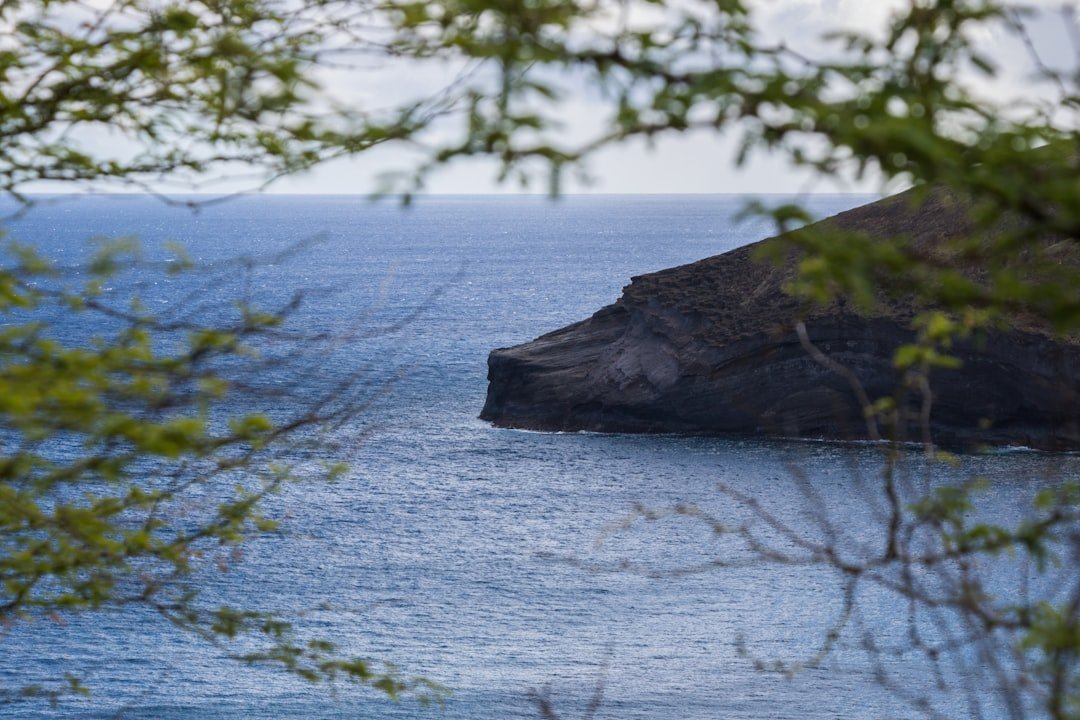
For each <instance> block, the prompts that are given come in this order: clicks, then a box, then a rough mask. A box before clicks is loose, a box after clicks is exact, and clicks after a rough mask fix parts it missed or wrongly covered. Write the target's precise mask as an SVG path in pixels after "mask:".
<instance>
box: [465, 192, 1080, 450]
mask: <svg viewBox="0 0 1080 720" xmlns="http://www.w3.org/2000/svg"><path fill="white" fill-rule="evenodd" d="M824 222H825V223H828V224H829V225H827V226H826V227H832V228H836V229H837V230H838V231H862V232H868V233H873V234H875V235H876V236H880V237H891V236H896V235H905V236H906V237H908V238H909V239H910V241H911V242H912V243H914V244H915V245H918V244H920V243H921V244H924V245H927V246H933V245H934V244H936V243H940V242H941V241H942V240H943V239H948V238H950V237H955V236H957V235H958V234H960V233H964V232H968V231H969V230H970V227H969V224H968V221H967V214H966V210H965V208H964V207H963V204H962V203H959V202H957V201H956V200H955V199H954V198H952V197H951V196H950V195H949V194H947V193H932V194H930V195H929V196H927V197H926V198H924V199H922V200H921V201H919V202H918V203H915V202H913V201H912V199H911V198H910V197H905V196H896V197H893V198H887V199H885V200H883V201H879V202H877V203H872V204H870V205H866V206H863V207H861V208H856V209H854V210H850V211H848V212H845V213H841V214H839V215H837V216H835V217H833V218H830V219H829V220H827V221H824ZM762 242H765V243H769V242H776V240H775V239H772V240H765V241H762ZM759 245H760V243H755V244H754V245H749V246H745V247H742V248H738V249H736V250H733V251H731V252H727V253H724V254H722V255H717V256H715V257H710V258H706V259H704V260H701V261H698V262H695V263H691V264H689V265H683V266H680V267H675V268H670V269H667V270H662V271H660V272H656V273H651V274H648V275H643V276H640V277H635V278H632V280H631V283H630V284H629V285H628V286H626V287H625V288H624V289H623V294H622V297H621V298H619V299H618V300H617V301H616V302H615V303H614V304H612V305H609V306H607V307H605V308H602V309H601V310H599V311H598V312H596V314H594V315H593V316H592V317H590V318H588V319H586V320H582V321H581V322H577V323H574V324H573V325H570V326H568V327H565V328H562V329H560V330H556V331H554V332H551V333H548V334H546V335H542V336H541V337H539V338H537V339H535V340H533V341H531V342H527V343H524V344H522V345H517V346H514V347H510V348H501V349H498V350H495V351H493V352H492V353H491V355H490V357H489V358H488V380H489V386H488V394H487V401H486V403H485V405H484V409H483V411H482V413H481V415H480V417H481V418H483V419H485V420H489V421H491V422H492V423H494V424H495V425H496V426H499V427H512V428H523V429H532V430H548V431H576V430H590V431H599V432H649V433H693V434H728V433H732V434H766V435H776V436H787V437H814V438H826V439H841V440H854V439H865V438H866V437H867V435H868V428H867V424H866V422H865V419H864V413H863V409H862V405H861V404H860V403H859V401H858V399H857V397H856V395H855V393H854V392H853V389H852V387H853V383H852V381H851V376H852V375H853V376H854V377H856V378H857V379H858V381H859V383H860V384H861V385H862V387H863V388H864V389H865V393H866V395H867V396H869V397H870V398H878V397H884V396H891V395H893V394H894V393H895V392H896V389H897V387H898V374H897V370H896V369H895V368H894V366H893V353H894V352H895V350H896V348H897V347H898V346H900V345H902V344H906V343H910V342H912V340H913V338H914V333H913V331H912V329H911V318H912V316H913V315H914V312H915V309H914V307H912V306H911V304H910V303H905V302H904V301H902V300H901V301H893V302H888V303H881V304H879V306H877V307H875V308H874V309H873V310H869V311H866V310H856V309H855V308H854V307H853V306H852V304H851V303H846V302H844V300H843V299H842V298H841V299H840V300H839V301H837V302H834V303H833V304H832V305H830V306H828V307H824V308H817V309H812V310H807V309H806V308H804V307H802V306H801V305H800V303H799V302H798V301H797V300H796V299H794V298H793V297H791V296H790V295H789V294H788V293H787V292H786V291H785V286H786V285H787V283H788V281H789V280H790V279H791V277H792V276H793V272H794V269H793V268H794V265H793V263H794V259H791V260H789V261H788V262H787V263H786V264H784V263H780V264H772V263H767V262H762V261H759V260H757V259H756V257H757V256H756V252H755V251H756V250H757V249H758V246H759ZM799 320H802V321H804V323H805V328H806V333H807V335H808V339H809V341H810V343H812V345H813V346H814V347H816V348H817V349H818V350H820V351H821V353H822V354H824V355H825V356H826V357H827V358H828V361H827V362H823V361H822V360H823V359H822V358H821V357H817V358H815V357H814V356H812V354H811V353H810V352H809V351H808V349H807V347H806V345H805V344H804V343H803V342H802V341H800V338H799V337H798V335H797V333H796V330H795V327H796V323H797V322H798V321H799ZM952 354H953V355H954V356H956V357H958V358H959V359H960V360H961V361H962V363H963V365H962V367H961V368H960V369H957V370H946V369H941V368H936V369H935V370H934V371H933V375H932V377H931V381H932V391H933V395H932V403H931V404H930V405H929V406H928V407H929V411H930V413H929V429H930V431H931V432H932V436H933V438H934V440H935V441H936V442H938V443H942V444H947V445H953V446H981V445H1022V446H1028V447H1036V448H1045V449H1080V342H1077V341H1076V340H1075V339H1063V338H1061V337H1059V336H1055V335H1054V334H1053V333H1051V332H1050V331H1049V330H1048V329H1044V328H1042V327H1040V326H1038V324H1037V323H1036V324H1030V323H1029V324H1025V323H1017V324H1015V325H1014V326H1013V329H1010V330H1008V331H1001V332H992V333H988V334H984V335H981V336H980V337H978V338H976V339H973V340H971V341H970V342H965V343H961V344H959V345H958V346H955V347H954V348H953V350H952ZM839 367H842V368H844V369H845V370H844V371H843V372H840V371H838V368H839ZM920 402H921V401H920ZM921 427H925V422H922V423H920V428H921ZM902 430H904V431H908V432H911V433H912V435H913V437H911V439H913V440H917V439H919V437H921V436H920V435H919V434H918V433H917V431H916V429H915V428H914V427H913V428H910V429H908V428H903V429H902Z"/></svg>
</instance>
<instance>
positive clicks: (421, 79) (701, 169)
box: [29, 0, 1080, 194]
mask: <svg viewBox="0 0 1080 720" xmlns="http://www.w3.org/2000/svg"><path fill="white" fill-rule="evenodd" d="M1030 1H1031V2H1032V3H1033V4H1035V5H1038V6H1040V7H1043V8H1052V9H1055V10H1056V9H1060V8H1062V7H1063V6H1064V7H1076V3H1078V2H1080V0H1030ZM906 2H907V0H750V1H749V4H750V6H751V7H752V9H753V11H754V13H755V18H756V23H757V26H758V27H759V28H760V29H762V30H763V31H764V33H765V35H766V36H768V37H771V38H773V39H775V40H777V41H783V42H785V43H786V44H788V45H789V46H791V47H793V48H795V49H798V50H800V51H804V52H805V53H807V54H810V55H813V54H814V51H815V48H820V47H821V45H820V44H819V40H818V38H820V37H821V35H822V34H824V33H825V32H827V31H830V30H837V29H858V30H862V31H867V32H870V31H878V32H880V31H883V29H884V27H885V23H886V21H887V19H888V16H889V15H890V13H891V12H892V11H893V10H894V9H895V8H896V7H898V6H900V5H904V4H906ZM1061 17H1062V15H1061V14H1059V13H1057V12H1047V13H1045V14H1044V16H1043V17H1042V18H1039V19H1036V20H1034V21H1032V22H1031V23H1030V24H1029V30H1030V34H1031V37H1032V39H1033V41H1034V43H1035V45H1036V46H1037V48H1038V51H1039V53H1040V55H1041V56H1042V57H1043V59H1044V60H1045V61H1046V62H1048V63H1049V64H1052V65H1057V66H1065V67H1074V68H1075V67H1077V66H1080V60H1078V57H1077V56H1078V54H1080V48H1078V47H1077V46H1076V44H1075V43H1077V42H1080V41H1078V40H1077V38H1076V37H1072V38H1070V33H1069V31H1068V29H1067V28H1065V27H1063V25H1064V23H1063V22H1062V21H1061ZM1074 17H1076V16H1075V15H1074ZM1077 34H1080V31H1077ZM979 40H980V42H981V43H982V44H983V47H984V49H985V50H986V51H988V52H989V53H990V54H991V55H992V56H993V57H994V58H995V60H997V62H998V63H999V65H1000V66H1001V67H1003V68H1005V69H1007V72H1006V73H1005V74H1004V77H1003V78H1001V80H1000V82H999V83H998V84H997V85H996V86H995V87H994V88H993V90H992V91H993V92H994V93H995V94H1001V93H1003V94H1004V96H1007V94H1008V93H1009V92H1013V93H1024V92H1027V86H1026V85H1025V78H1024V74H1023V73H1024V71H1023V68H1025V67H1030V63H1029V62H1027V55H1028V51H1027V49H1025V48H1024V47H1023V45H1022V44H1021V43H1019V42H1018V41H1016V40H1015V38H1009V37H1006V36H1005V34H1004V33H1001V34H1000V35H999V36H995V35H994V33H992V32H990V33H987V35H986V37H981V38H979ZM395 63H396V61H395ZM449 77H451V76H450V75H448V74H447V72H446V69H445V68H443V69H442V70H441V71H440V69H439V68H438V67H437V66H436V67H431V66H429V67H427V68H426V69H421V70H418V71H417V72H413V71H412V69H411V68H409V67H405V69H404V70H403V69H402V66H401V65H400V64H395V65H393V66H390V65H389V64H388V65H386V66H385V67H383V68H382V69H380V70H378V71H377V72H374V73H371V74H369V75H365V76H362V78H360V79H359V80H360V81H359V82H358V78H357V77H355V76H354V77H351V78H349V77H345V76H334V75H333V74H332V73H331V74H329V75H328V77H327V78H325V79H324V82H325V83H326V85H327V86H328V88H329V89H330V90H331V91H340V93H341V94H342V95H344V96H347V97H352V98H353V99H359V100H361V101H370V100H372V99H383V98H385V97H390V98H393V97H394V95H395V93H397V92H399V91H400V88H399V87H398V86H402V87H408V88H412V89H413V90H414V91H415V92H430V91H431V89H436V88H438V87H440V86H441V85H442V84H443V83H445V82H446V81H447V78H449ZM601 109H607V108H606V107H604V106H601V105H600V104H598V103H596V102H595V101H593V104H592V105H590V104H589V102H588V101H578V100H575V101H574V102H572V103H570V104H569V105H568V108H567V123H568V125H571V126H573V124H574V123H575V122H577V123H583V124H588V123H589V122H590V121H591V122H593V123H594V124H595V122H596V121H597V120H598V115H597V113H599V112H600V111H601ZM95 141H96V142H100V143H102V147H107V146H108V144H109V143H110V142H111V140H109V139H108V137H107V136H103V137H101V138H100V139H96V140H95ZM736 142H737V138H736V137H734V136H732V135H731V134H717V133H707V132H698V133H691V134H684V135H671V136H664V137H660V138H659V139H658V140H656V141H655V143H653V144H652V145H646V143H645V142H643V141H640V140H635V141H631V142H629V143H625V144H622V145H618V146H613V147H609V148H607V149H605V150H603V151H601V152H599V153H598V154H596V155H595V156H593V157H592V158H591V159H590V161H589V162H588V163H587V165H586V169H587V170H588V172H589V175H590V176H591V177H592V178H593V179H594V182H593V183H591V184H588V185H583V184H582V183H580V182H578V181H576V180H575V179H574V176H573V174H572V173H571V174H568V176H567V181H566V183H565V184H564V185H563V187H562V192H565V193H579V192H595V193H755V194H758V193H761V194H765V193H814V192H820V193H826V192H828V193H835V192H859V193H867V192H870V193H873V192H878V191H881V190H882V189H883V188H882V186H881V183H880V181H879V180H878V179H877V178H876V177H869V178H863V179H862V180H861V181H853V180H852V179H851V178H845V177H833V178H820V177H814V176H812V175H810V174H809V173H807V172H805V171H799V170H797V169H793V168H792V167H791V166H790V165H789V164H788V163H787V162H786V161H785V160H783V159H782V158H779V157H765V156H761V155H757V156H755V157H753V158H752V159H751V161H750V162H749V163H748V164H746V165H744V166H743V167H740V168H735V167H734V164H733V158H734V155H735V149H736ZM411 162H414V161H412V160H410V157H409V155H408V154H407V153H406V152H405V151H403V150H401V149H400V148H399V147H397V146H382V147H379V148H376V149H374V150H370V151H367V152H364V153H361V154H360V155H358V156H356V157H354V158H351V159H343V160H338V161H334V162H330V163H326V164H324V165H322V166H319V167H317V168H315V169H314V170H311V171H309V172H305V173H303V174H298V175H294V176H289V177H286V178H283V179H280V180H278V181H276V182H275V183H273V184H272V185H271V186H270V187H269V188H268V189H267V192H271V193H317V194H350V193H356V194H367V193H370V192H372V191H374V190H375V189H376V188H377V187H378V178H379V177H380V176H381V174H382V173H384V172H386V171H388V170H395V169H404V168H408V167H410V165H411ZM496 174H497V167H496V163H495V162H494V161H492V160H473V161H467V162H457V163H455V164H453V165H452V166H450V167H446V168H443V169H441V170H439V171H437V172H436V173H435V174H434V175H433V176H432V177H431V179H430V182H429V184H428V186H427V187H426V188H425V191H426V192H431V193H454V194H474V193H505V192H521V191H522V190H521V188H520V187H519V186H518V185H516V184H511V183H510V182H507V183H504V184H502V185H500V184H498V183H497V182H496ZM29 189H30V190H33V191H38V192H55V191H70V190H72V188H70V187H63V186H38V187H33V188H29ZM250 189H252V182H251V181H250V180H249V181H246V183H244V182H240V183H222V184H210V185H208V186H205V187H203V188H199V190H205V191H210V192H234V191H239V190H250ZM528 191H529V192H534V193H542V192H545V191H546V186H545V185H544V183H543V182H542V180H541V181H540V182H539V183H537V184H535V185H533V186H532V187H530V188H529V189H528ZM170 192H177V193H181V192H186V191H185V190H184V189H180V188H171V190H170Z"/></svg>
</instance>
